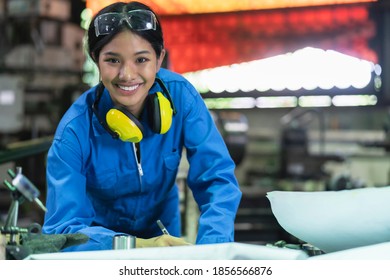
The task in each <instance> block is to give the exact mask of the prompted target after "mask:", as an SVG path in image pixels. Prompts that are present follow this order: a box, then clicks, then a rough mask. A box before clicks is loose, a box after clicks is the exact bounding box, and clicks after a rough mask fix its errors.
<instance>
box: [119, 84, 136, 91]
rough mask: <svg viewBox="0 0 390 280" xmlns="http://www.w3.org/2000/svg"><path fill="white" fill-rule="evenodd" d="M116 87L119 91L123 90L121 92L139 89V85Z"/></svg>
mask: <svg viewBox="0 0 390 280" xmlns="http://www.w3.org/2000/svg"><path fill="white" fill-rule="evenodd" d="M118 87H119V88H120V89H123V90H127V91H131V90H135V89H136V88H137V87H139V85H134V86H121V85H118Z"/></svg>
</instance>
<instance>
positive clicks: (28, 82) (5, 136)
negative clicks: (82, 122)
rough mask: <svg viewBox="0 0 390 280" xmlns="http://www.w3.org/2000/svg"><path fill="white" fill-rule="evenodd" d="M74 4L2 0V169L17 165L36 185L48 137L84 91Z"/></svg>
mask: <svg viewBox="0 0 390 280" xmlns="http://www.w3.org/2000/svg"><path fill="white" fill-rule="evenodd" d="M74 2H76V1H71V0H0V34H1V39H0V119H1V121H0V171H2V170H3V169H7V168H13V167H14V166H16V165H18V166H21V167H23V170H24V173H25V174H26V176H28V177H29V178H31V179H32V180H33V181H34V182H37V184H38V185H40V186H45V152H46V151H47V149H48V148H49V146H50V142H51V139H50V137H51V136H52V135H53V133H54V131H55V128H56V126H57V124H58V121H59V120H60V118H61V116H62V114H63V113H64V112H65V110H66V109H67V108H68V107H69V105H70V104H71V103H72V101H73V100H74V98H75V97H76V96H78V95H79V94H80V93H81V92H82V91H83V90H84V89H85V86H84V84H83V83H82V76H83V75H82V74H83V64H84V60H85V59H84V51H83V38H84V30H83V29H82V28H81V27H80V24H79V22H80V20H79V19H78V23H76V22H77V20H73V18H72V9H73V5H74V4H73V3H74ZM79 15H80V12H79V13H78V16H79ZM5 120H6V121H5ZM5 165H7V166H5ZM41 191H42V195H43V199H44V198H45V197H44V195H45V190H41ZM0 192H4V189H2V188H0ZM5 197H7V198H8V196H4V195H2V194H1V193H0V211H2V210H4V208H5V207H6V206H5V203H7V204H8V203H10V201H9V199H7V201H4V200H5ZM21 210H23V209H21ZM21 212H22V213H23V211H21ZM0 214H1V213H0ZM0 222H1V216H0Z"/></svg>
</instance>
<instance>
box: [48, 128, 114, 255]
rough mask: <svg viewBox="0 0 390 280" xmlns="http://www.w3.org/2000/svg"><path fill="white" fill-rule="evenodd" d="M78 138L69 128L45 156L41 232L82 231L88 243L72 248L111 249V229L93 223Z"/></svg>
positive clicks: (69, 249) (92, 211)
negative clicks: (45, 196)
mask: <svg viewBox="0 0 390 280" xmlns="http://www.w3.org/2000/svg"><path fill="white" fill-rule="evenodd" d="M80 140H82V139H80V138H78V136H76V135H75V134H74V133H72V131H67V132H64V135H63V136H62V137H61V139H58V138H57V139H56V138H55V140H54V141H53V144H52V146H51V148H50V150H49V153H48V158H47V170H46V175H47V199H46V200H47V202H46V207H47V212H46V214H45V222H44V225H43V228H42V230H43V232H44V233H46V234H65V233H83V234H85V235H87V236H88V237H89V241H88V242H87V243H84V244H81V245H76V246H72V247H69V248H67V249H66V251H73V250H77V251H80V250H101V249H103V250H107V249H111V248H112V237H113V235H114V234H115V233H114V232H113V231H111V230H108V229H106V228H103V227H99V226H93V227H91V223H92V221H93V218H94V216H95V212H94V210H93V207H92V203H91V201H90V199H89V198H88V196H87V193H86V178H85V175H83V161H85V160H86V159H85V158H83V155H82V152H81V148H80V145H78V144H77V143H78V141H80Z"/></svg>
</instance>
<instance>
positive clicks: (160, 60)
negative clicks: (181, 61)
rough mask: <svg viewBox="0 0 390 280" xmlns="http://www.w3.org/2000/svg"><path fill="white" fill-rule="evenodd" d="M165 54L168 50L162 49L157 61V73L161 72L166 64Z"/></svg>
mask: <svg viewBox="0 0 390 280" xmlns="http://www.w3.org/2000/svg"><path fill="white" fill-rule="evenodd" d="M165 54H166V50H165V49H162V51H161V54H160V57H159V58H158V59H157V71H156V72H158V71H159V70H160V68H161V65H162V63H163V62H164V58H165Z"/></svg>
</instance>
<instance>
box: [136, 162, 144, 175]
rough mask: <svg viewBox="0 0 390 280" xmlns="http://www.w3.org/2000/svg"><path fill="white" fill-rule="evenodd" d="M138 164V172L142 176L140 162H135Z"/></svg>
mask: <svg viewBox="0 0 390 280" xmlns="http://www.w3.org/2000/svg"><path fill="white" fill-rule="evenodd" d="M137 165H138V173H139V175H140V176H144V171H143V170H142V166H141V163H137Z"/></svg>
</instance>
